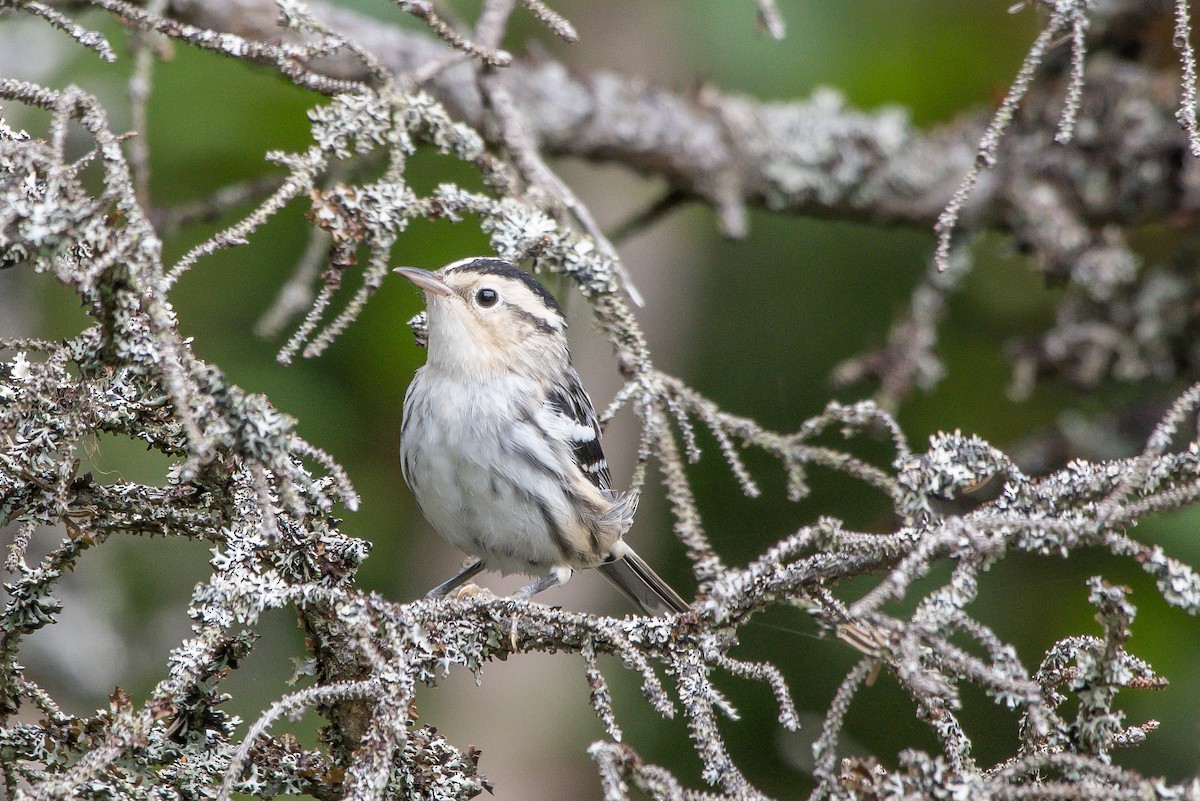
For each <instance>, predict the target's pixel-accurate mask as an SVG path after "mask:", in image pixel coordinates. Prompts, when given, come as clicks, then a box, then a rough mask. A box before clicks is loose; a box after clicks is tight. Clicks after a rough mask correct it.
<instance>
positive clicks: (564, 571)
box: [513, 565, 574, 601]
mask: <svg viewBox="0 0 1200 801" xmlns="http://www.w3.org/2000/svg"><path fill="white" fill-rule="evenodd" d="M573 572H574V571H573V570H571V568H569V567H566V566H565V565H559V566H558V567H552V568H550V572H549V573H547V574H546V575H544V576H542V577H541V578H540V579H538V580H537V581H535V582H533V583H532V584H530V585H528V586H525V587H522V588H521V589H519V590H517V591H516V592H514V593H513V597H514V598H520V599H521V600H523V601H528V600H529V599H530V598H532V597H533V596H535V595H537V594H538V593H539V592H541V591H542V590H548V589H550V588H551V587H561V586H562V585H564V584H566V583H567V581H568V580H569V579H570V578H571V573H573Z"/></svg>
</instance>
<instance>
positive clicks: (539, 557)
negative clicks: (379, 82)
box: [395, 258, 688, 615]
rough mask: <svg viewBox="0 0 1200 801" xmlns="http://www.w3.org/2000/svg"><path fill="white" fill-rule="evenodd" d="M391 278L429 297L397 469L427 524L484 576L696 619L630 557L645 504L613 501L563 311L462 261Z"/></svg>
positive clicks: (623, 496) (537, 290)
mask: <svg viewBox="0 0 1200 801" xmlns="http://www.w3.org/2000/svg"><path fill="white" fill-rule="evenodd" d="M395 272H397V273H399V274H400V275H403V276H404V277H405V278H407V279H408V280H410V281H412V282H413V283H414V284H416V285H417V286H418V287H419V288H420V289H421V290H423V291H424V293H425V299H426V309H427V317H428V341H427V347H428V357H427V359H426V362H425V366H424V367H422V368H420V369H419V370H417V373H416V376H415V377H414V378H413V381H412V384H410V385H409V387H408V393H407V395H406V396H405V398H404V425H403V428H402V431H401V444H400V457H401V464H402V467H403V470H404V479H405V481H407V482H408V486H409V488H411V489H412V493H413V496H414V497H415V498H416V500H417V505H418V506H419V507H420V508H421V512H422V513H423V514H424V515H425V518H426V519H427V520H428V521H429V522H430V524H432V526H433V527H434V528H435V529H437V531H438V533H440V534H441V535H442V536H443V537H445V538H446V539H447V540H449V541H450V542H451V543H453V544H454V545H457V546H458V547H459V548H460V549H462V550H463V551H466V552H467V553H469V554H471V555H472V556H474V557H476V560H475V561H474V562H472V563H471V564H469V565H468V566H467V567H466V568H465V569H464V570H463V571H462V572H461V573H459V574H458V575H456V576H454V577H453V578H451V579H449V580H448V581H445V582H443V583H442V584H439V585H438V586H437V587H435V588H434V589H432V590H431V591H430V592H429V595H430V596H432V597H441V596H444V595H446V594H447V593H449V592H450V591H451V590H453V589H455V588H456V587H458V586H459V585H461V584H463V583H464V582H466V581H467V580H469V579H470V578H471V577H472V576H474V575H475V574H476V573H478V572H480V571H481V570H484V569H491V570H499V571H500V572H502V573H505V574H507V573H524V574H526V575H536V576H541V578H540V579H539V580H538V581H536V582H534V583H532V584H530V585H528V586H526V587H524V588H522V589H521V590H520V591H518V593H517V596H518V597H522V598H530V597H532V596H533V595H534V594H535V593H538V592H541V591H542V590H545V589H549V588H550V587H555V586H559V585H561V584H564V583H566V581H567V580H568V579H569V578H570V577H571V574H572V573H573V572H574V571H575V570H579V569H581V568H586V567H595V568H597V569H599V570H600V571H601V572H602V573H603V574H604V575H605V576H606V577H607V578H608V579H609V580H610V581H612V582H613V584H615V585H616V586H617V588H618V589H620V590H621V592H623V593H624V594H625V595H626V596H628V597H629V598H630V599H631V600H632V601H634V602H635V603H637V604H638V605H639V606H641V607H642V609H643V610H645V611H646V612H647V613H649V614H655V615H658V614H667V613H673V612H682V611H684V610H686V609H687V608H688V605H687V603H686V602H684V600H683V599H682V598H680V597H679V595H678V594H677V593H676V592H675V591H674V590H672V589H671V588H670V586H668V585H667V584H666V582H664V581H663V580H662V579H661V578H659V577H658V575H657V574H655V572H654V571H653V570H651V569H650V567H649V566H648V565H647V564H646V563H645V561H643V560H642V558H641V557H640V556H638V555H637V554H636V553H635V552H634V551H633V549H632V548H630V547H629V546H628V545H626V544H625V542H624V540H623V539H622V537H623V536H624V534H625V532H627V531H628V530H629V528H630V526H631V525H632V524H633V513H634V510H635V509H636V508H637V494H636V493H632V492H627V493H619V492H615V491H614V490H613V489H612V478H611V476H610V474H609V470H608V463H607V462H606V461H605V459H604V452H603V451H602V450H601V449H600V426H599V424H598V423H597V421H596V413H595V410H594V409H593V407H592V401H591V399H590V398H589V397H588V395H587V393H586V392H585V391H584V389H583V386H582V385H581V384H580V382H579V375H578V374H577V373H576V372H575V368H574V367H572V366H571V356H570V352H569V351H568V349H567V338H566V328H567V323H566V320H565V319H564V318H563V313H562V309H561V308H559V305H558V303H557V302H556V301H555V299H554V296H553V295H551V294H550V292H549V291H547V290H546V288H545V287H544V286H542V285H541V284H540V283H538V282H537V281H536V280H534V279H533V278H532V277H530V276H529V275H528V274H527V273H525V272H524V271H522V270H520V269H519V268H517V267H516V266H515V265H513V264H511V263H509V262H507V261H503V260H501V259H493V258H474V259H464V260H463V261H458V262H455V263H453V264H450V265H447V266H446V267H443V268H442V269H441V270H439V271H437V272H436V273H434V272H429V271H427V270H419V269H416V268H414V267H399V268H397V269H396V271H395Z"/></svg>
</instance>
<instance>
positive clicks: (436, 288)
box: [392, 267, 454, 297]
mask: <svg viewBox="0 0 1200 801" xmlns="http://www.w3.org/2000/svg"><path fill="white" fill-rule="evenodd" d="M392 272H394V273H399V274H400V275H403V276H404V277H405V278H407V279H408V280H409V281H412V282H413V283H414V284H416V285H417V286H418V287H419V288H420V289H423V290H424V291H426V292H430V293H432V294H434V295H442V296H443V297H444V296H447V295H453V294H454V290H453V289H451V288H450V287H449V286H448V285H447V284H446V282H445V281H443V280H442V279H441V278H438V277H437V275H435V274H434V273H431V272H429V270H422V269H420V268H418V267H397V268H396V269H394V270H392Z"/></svg>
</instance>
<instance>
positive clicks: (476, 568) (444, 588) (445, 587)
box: [425, 559, 483, 598]
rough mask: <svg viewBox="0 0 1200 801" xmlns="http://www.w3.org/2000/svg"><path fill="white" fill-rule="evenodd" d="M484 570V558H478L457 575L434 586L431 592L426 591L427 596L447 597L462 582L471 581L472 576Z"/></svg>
mask: <svg viewBox="0 0 1200 801" xmlns="http://www.w3.org/2000/svg"><path fill="white" fill-rule="evenodd" d="M481 570H483V560H482V559H476V560H475V561H474V562H472V563H471V564H469V565H467V566H466V567H464V568H463V569H462V570H461V571H460V572H459V573H458V574H456V575H455V576H453V577H451V578H449V579H446V580H445V581H443V582H442V583H441V584H439V585H437V586H436V587H434V588H433V589H432V590H430V591H429V592H427V593H425V597H426V598H445V597H446V595H447V594H448V593H449V592H450V591H451V590H453V589H454V588H455V587H457V586H459V585H460V584H462V583H464V582H466V581H469V580H470V578H471V577H472V576H474V575H475V574H476V573H478V572H480V571H481Z"/></svg>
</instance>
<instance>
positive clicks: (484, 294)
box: [475, 287, 500, 309]
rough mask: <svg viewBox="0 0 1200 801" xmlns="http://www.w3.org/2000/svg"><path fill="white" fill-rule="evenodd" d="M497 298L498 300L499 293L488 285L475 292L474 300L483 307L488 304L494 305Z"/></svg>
mask: <svg viewBox="0 0 1200 801" xmlns="http://www.w3.org/2000/svg"><path fill="white" fill-rule="evenodd" d="M498 300H500V294H499V293H498V292H496V290H494V289H490V288H488V287H484V288H483V289H481V290H479V291H478V292H476V293H475V302H476V303H478V304H479V305H480V306H482V307H483V308H485V309H486V308H487V307H488V306H495V305H496V301H498Z"/></svg>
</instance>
